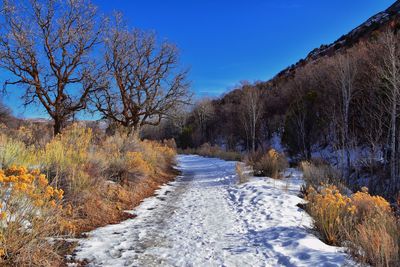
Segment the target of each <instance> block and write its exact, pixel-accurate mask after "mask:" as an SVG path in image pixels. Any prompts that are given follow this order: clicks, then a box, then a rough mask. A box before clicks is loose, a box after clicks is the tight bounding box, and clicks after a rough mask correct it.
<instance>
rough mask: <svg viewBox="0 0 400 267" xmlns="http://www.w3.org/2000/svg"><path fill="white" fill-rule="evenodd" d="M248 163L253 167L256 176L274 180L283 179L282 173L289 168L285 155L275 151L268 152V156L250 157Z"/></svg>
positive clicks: (256, 155)
mask: <svg viewBox="0 0 400 267" xmlns="http://www.w3.org/2000/svg"><path fill="white" fill-rule="evenodd" d="M247 162H248V163H249V164H250V165H252V166H253V169H254V174H255V175H256V176H268V177H271V178H274V179H278V178H281V177H282V176H281V174H282V172H283V171H284V170H285V169H286V168H288V166H289V163H288V162H287V159H286V157H285V155H283V154H280V153H278V152H277V151H276V150H275V149H270V150H268V152H267V153H266V154H260V153H255V154H253V155H250V156H249V157H248V160H247Z"/></svg>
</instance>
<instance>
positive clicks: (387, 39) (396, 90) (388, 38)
mask: <svg viewBox="0 0 400 267" xmlns="http://www.w3.org/2000/svg"><path fill="white" fill-rule="evenodd" d="M378 45H379V48H380V52H381V57H380V60H379V61H378V62H377V64H376V70H377V73H378V75H379V76H380V78H381V80H382V85H383V88H384V90H383V91H384V93H385V95H386V99H387V102H386V105H385V106H386V107H387V112H388V113H389V114H390V138H389V139H390V141H389V146H390V177H391V185H392V187H393V190H396V189H398V188H400V184H399V180H400V179H399V173H398V172H399V166H398V160H397V158H398V154H399V146H398V144H397V136H398V132H397V131H398V129H397V128H398V126H397V118H398V115H399V114H398V113H399V112H398V108H399V107H398V105H399V100H400V40H399V36H398V35H397V34H395V33H393V32H392V31H390V30H388V31H386V32H385V33H383V34H382V37H381V38H380V40H379V43H378Z"/></svg>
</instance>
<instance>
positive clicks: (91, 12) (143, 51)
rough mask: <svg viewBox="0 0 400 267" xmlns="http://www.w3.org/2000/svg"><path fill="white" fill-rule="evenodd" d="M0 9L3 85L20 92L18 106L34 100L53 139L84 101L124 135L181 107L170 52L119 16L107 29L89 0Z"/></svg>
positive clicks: (174, 56) (183, 96) (29, 0)
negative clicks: (47, 119)
mask: <svg viewBox="0 0 400 267" xmlns="http://www.w3.org/2000/svg"><path fill="white" fill-rule="evenodd" d="M1 10H2V20H1V22H2V25H1V28H0V31H1V35H0V67H2V68H3V69H5V70H7V71H8V72H9V73H10V78H9V79H8V80H7V81H5V83H4V85H5V87H6V89H11V88H14V87H15V86H19V87H20V88H21V89H22V90H24V103H25V105H29V104H31V103H40V104H41V105H42V106H43V107H44V109H45V110H46V111H47V113H48V114H49V116H50V117H51V118H52V119H53V120H54V133H55V134H58V133H60V132H61V130H62V128H63V127H64V126H65V124H66V123H67V122H68V121H69V120H71V119H72V118H73V117H74V116H75V115H76V114H77V112H79V111H82V110H86V109H87V108H88V106H89V105H90V104H93V106H95V107H96V108H97V110H98V111H99V112H100V113H101V114H102V115H103V116H104V117H105V118H107V119H110V120H112V121H114V122H116V123H118V124H121V125H122V126H124V127H126V128H128V131H129V132H130V131H132V129H134V130H137V129H138V128H139V127H140V126H143V125H146V124H150V125H157V124H159V123H160V121H161V120H162V119H163V118H164V117H165V116H166V114H167V113H168V111H169V110H171V109H172V108H174V107H175V106H177V105H179V104H186V103H187V102H188V96H189V94H188V83H187V81H186V76H187V75H186V74H187V73H186V71H180V70H179V65H178V51H177V49H176V47H175V46H173V45H172V44H169V43H166V42H164V43H161V44H159V43H158V42H157V40H156V38H155V35H154V34H152V33H147V32H143V31H140V30H138V29H129V28H128V27H127V26H124V24H123V19H122V15H120V14H118V15H116V18H115V20H113V21H112V22H110V23H108V25H107V23H106V20H105V19H103V18H102V17H101V16H100V15H99V13H98V11H97V8H96V7H95V6H94V5H93V4H92V3H91V2H90V0H67V1H61V0H23V1H15V0H4V1H3V2H2V9H1ZM109 21H111V20H109ZM106 25H107V26H106ZM103 50H104V51H105V57H104V58H102V56H101V54H102V51H103Z"/></svg>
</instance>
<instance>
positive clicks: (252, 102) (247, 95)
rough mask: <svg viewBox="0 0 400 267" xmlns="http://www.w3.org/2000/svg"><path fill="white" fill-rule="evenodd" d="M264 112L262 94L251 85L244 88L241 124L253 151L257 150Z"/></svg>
mask: <svg viewBox="0 0 400 267" xmlns="http://www.w3.org/2000/svg"><path fill="white" fill-rule="evenodd" d="M263 111H264V103H263V99H262V92H261V91H260V90H259V89H258V88H256V87H253V86H251V85H247V84H245V85H244V86H243V96H242V99H241V117H240V119H241V122H242V125H243V127H244V130H245V132H246V136H247V137H250V138H249V139H250V143H251V150H252V151H253V152H254V151H255V150H256V140H257V128H258V126H259V122H260V119H261V116H262V113H263Z"/></svg>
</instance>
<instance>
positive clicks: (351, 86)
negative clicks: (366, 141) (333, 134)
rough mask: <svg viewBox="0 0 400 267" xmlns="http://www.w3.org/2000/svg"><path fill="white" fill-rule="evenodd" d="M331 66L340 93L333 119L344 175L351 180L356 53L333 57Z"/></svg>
mask: <svg viewBox="0 0 400 267" xmlns="http://www.w3.org/2000/svg"><path fill="white" fill-rule="evenodd" d="M330 65H331V70H332V71H331V81H332V83H333V86H334V87H335V91H336V92H338V99H339V102H338V104H339V108H338V112H337V113H338V114H337V115H338V118H333V121H336V124H337V125H336V127H338V128H339V133H340V138H339V140H340V144H341V145H340V148H341V155H342V160H341V162H342V164H341V165H342V175H343V176H344V177H346V178H347V179H349V176H350V168H351V155H350V148H351V144H350V143H351V140H350V130H349V129H350V122H349V120H350V107H351V106H350V105H351V103H352V101H353V98H354V95H355V93H356V88H355V82H356V78H357V74H358V69H357V60H356V58H355V57H354V51H353V53H352V54H351V55H350V54H348V53H346V54H339V55H337V56H335V57H333V58H332V60H331V62H330ZM332 114H333V115H335V114H334V113H332Z"/></svg>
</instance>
